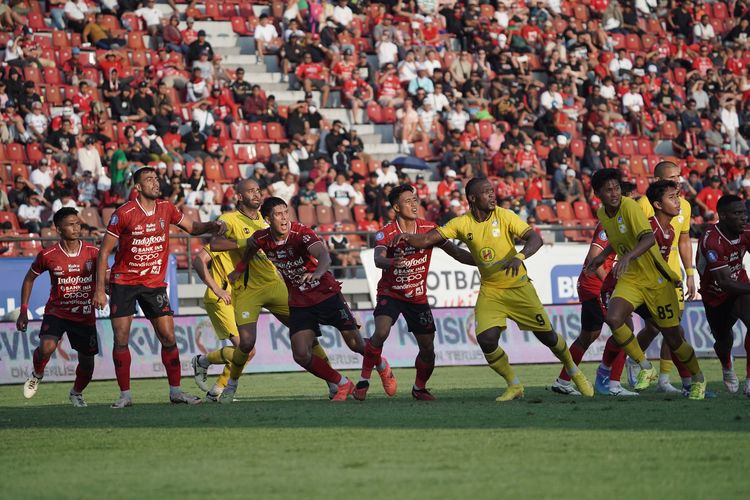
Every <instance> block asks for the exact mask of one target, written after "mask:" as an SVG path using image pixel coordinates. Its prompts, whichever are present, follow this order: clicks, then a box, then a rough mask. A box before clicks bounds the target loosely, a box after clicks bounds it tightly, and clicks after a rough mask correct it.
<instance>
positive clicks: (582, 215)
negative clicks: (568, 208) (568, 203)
mask: <svg viewBox="0 0 750 500" xmlns="http://www.w3.org/2000/svg"><path fill="white" fill-rule="evenodd" d="M573 211H574V212H575V214H576V219H582V220H588V219H593V218H594V214H592V213H591V205H589V204H588V203H587V202H585V201H575V202H573Z"/></svg>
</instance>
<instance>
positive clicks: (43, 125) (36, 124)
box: [25, 101, 49, 142]
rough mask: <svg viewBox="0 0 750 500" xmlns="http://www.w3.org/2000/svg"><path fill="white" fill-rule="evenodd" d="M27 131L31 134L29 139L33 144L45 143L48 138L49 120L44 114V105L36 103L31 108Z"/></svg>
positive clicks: (28, 115)
mask: <svg viewBox="0 0 750 500" xmlns="http://www.w3.org/2000/svg"><path fill="white" fill-rule="evenodd" d="M25 122H26V130H27V131H28V132H29V135H30V137H29V139H30V140H31V141H33V142H44V140H45V139H46V137H47V126H48V125H49V118H47V115H45V114H43V113H42V103H41V102H36V101H35V102H34V103H33V104H32V106H31V113H29V114H27V115H26V119H25Z"/></svg>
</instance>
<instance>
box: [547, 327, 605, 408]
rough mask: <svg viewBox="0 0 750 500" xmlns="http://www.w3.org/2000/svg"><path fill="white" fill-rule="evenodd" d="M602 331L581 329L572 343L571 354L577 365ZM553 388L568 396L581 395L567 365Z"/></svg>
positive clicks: (554, 390)
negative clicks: (571, 379) (571, 378)
mask: <svg viewBox="0 0 750 500" xmlns="http://www.w3.org/2000/svg"><path fill="white" fill-rule="evenodd" d="M601 333H602V331H601V330H581V333H580V334H579V335H578V337H577V338H576V339H575V340H574V341H573V343H572V344H570V348H569V350H570V356H571V357H572V358H573V362H574V363H575V364H576V366H578V365H579V364H580V363H581V360H582V359H583V355H584V354H585V353H586V351H588V349H589V347H591V344H593V343H594V341H596V339H598V338H599V335H601ZM551 390H552V392H556V393H558V394H564V395H567V396H580V395H581V393H580V392H578V390H577V389H576V388H575V387H573V384H571V382H570V375H569V374H568V371H567V370H566V369H565V367H563V368H562V370H560V374H559V375H558V376H557V380H555V383H554V384H552V387H551Z"/></svg>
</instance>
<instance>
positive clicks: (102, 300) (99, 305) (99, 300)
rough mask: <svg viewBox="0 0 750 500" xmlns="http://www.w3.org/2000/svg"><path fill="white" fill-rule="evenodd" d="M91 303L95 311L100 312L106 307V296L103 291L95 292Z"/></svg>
mask: <svg viewBox="0 0 750 500" xmlns="http://www.w3.org/2000/svg"><path fill="white" fill-rule="evenodd" d="M93 303H94V308H95V309H99V310H100V311H101V310H102V309H104V306H106V305H107V294H106V293H104V290H99V289H97V290H96V293H95V294H94V302H93Z"/></svg>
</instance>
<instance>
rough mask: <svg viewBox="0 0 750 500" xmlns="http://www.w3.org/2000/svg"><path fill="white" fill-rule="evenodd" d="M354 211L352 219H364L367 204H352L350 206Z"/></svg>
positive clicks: (357, 220)
mask: <svg viewBox="0 0 750 500" xmlns="http://www.w3.org/2000/svg"><path fill="white" fill-rule="evenodd" d="M352 209H353V212H354V220H355V222H361V221H363V220H365V219H367V216H366V212H367V206H366V205H354V207H352Z"/></svg>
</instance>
